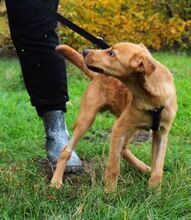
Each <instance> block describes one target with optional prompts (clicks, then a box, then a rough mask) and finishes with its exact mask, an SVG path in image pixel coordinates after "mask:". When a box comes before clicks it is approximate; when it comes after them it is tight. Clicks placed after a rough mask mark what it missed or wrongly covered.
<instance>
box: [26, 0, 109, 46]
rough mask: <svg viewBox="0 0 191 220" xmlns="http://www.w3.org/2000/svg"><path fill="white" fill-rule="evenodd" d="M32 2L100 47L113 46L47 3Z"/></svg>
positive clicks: (37, 0) (31, 2) (36, 0)
mask: <svg viewBox="0 0 191 220" xmlns="http://www.w3.org/2000/svg"><path fill="white" fill-rule="evenodd" d="M30 4H33V5H34V6H35V7H37V8H38V9H39V10H41V11H42V12H43V13H46V14H47V15H49V16H50V17H52V18H54V19H55V20H57V21H59V22H60V23H61V24H63V25H65V26H67V27H68V28H70V29H71V30H73V31H74V32H76V33H78V34H79V35H81V36H82V37H84V38H85V39H86V40H88V41H90V42H91V43H93V44H95V45H97V46H98V47H99V48H102V49H107V48H109V47H111V46H110V45H108V44H107V43H106V42H105V41H104V40H103V39H102V38H99V37H95V36H94V35H93V34H91V33H89V32H88V31H86V30H84V29H83V28H81V27H79V26H78V25H76V24H74V23H73V22H71V21H70V20H69V19H67V18H66V17H64V16H62V15H61V14H59V13H57V12H55V11H54V10H53V9H51V8H50V7H48V6H47V5H46V4H44V3H42V2H41V1H40V0H35V1H34V0H32V1H30Z"/></svg>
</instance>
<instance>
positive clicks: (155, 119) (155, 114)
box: [149, 106, 164, 131]
mask: <svg viewBox="0 0 191 220" xmlns="http://www.w3.org/2000/svg"><path fill="white" fill-rule="evenodd" d="M163 109H164V106H163V107H160V108H155V109H153V110H149V113H150V114H151V116H152V126H151V129H152V130H153V131H158V130H159V125H160V119H161V112H162V110H163Z"/></svg>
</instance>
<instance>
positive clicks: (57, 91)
mask: <svg viewBox="0 0 191 220" xmlns="http://www.w3.org/2000/svg"><path fill="white" fill-rule="evenodd" d="M30 1H32V0H14V1H12V0H6V1H5V2H6V6H7V13H8V19H9V27H10V31H11V37H12V40H13V43H14V45H15V47H16V51H17V54H18V56H19V60H20V64H21V69H22V73H23V78H24V82H25V85H26V89H27V91H28V94H29V96H30V100H31V104H32V105H33V106H35V108H36V111H37V113H38V115H39V116H40V117H42V119H43V122H44V125H45V131H46V139H47V141H46V150H47V154H48V158H49V159H50V161H51V163H52V164H53V165H55V162H56V161H57V159H58V157H59V153H60V150H61V149H62V148H63V147H64V145H65V144H66V143H67V142H68V134H67V128H66V125H65V121H64V112H65V111H66V102H67V101H68V94H67V78H66V68H65V61H64V59H63V57H61V56H60V55H58V54H57V53H56V52H55V47H56V46H57V45H58V43H59V42H58V37H57V35H56V33H55V28H56V25H57V22H56V21H55V20H53V19H51V18H50V17H48V16H46V14H43V12H40V11H39V10H37V8H35V7H34V6H33V5H32V4H30ZM44 3H46V4H48V5H49V7H52V8H53V9H55V10H56V9H57V6H58V1H56V0H44ZM70 167H71V169H72V170H73V169H74V168H75V167H76V169H77V170H78V168H81V161H80V159H79V158H78V156H77V155H76V154H75V152H74V153H73V156H72V157H71V160H70V161H69V163H68V170H70Z"/></svg>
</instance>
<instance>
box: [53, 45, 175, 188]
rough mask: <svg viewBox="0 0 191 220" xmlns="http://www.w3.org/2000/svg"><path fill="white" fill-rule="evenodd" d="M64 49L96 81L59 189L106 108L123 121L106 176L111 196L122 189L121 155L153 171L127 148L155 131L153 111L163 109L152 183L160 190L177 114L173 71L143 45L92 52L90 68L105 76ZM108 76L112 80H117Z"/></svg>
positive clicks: (57, 181)
mask: <svg viewBox="0 0 191 220" xmlns="http://www.w3.org/2000/svg"><path fill="white" fill-rule="evenodd" d="M58 50H59V51H61V52H62V53H64V54H65V56H66V58H68V59H69V60H70V61H72V62H73V63H75V64H76V65H77V66H78V67H79V68H81V69H82V70H83V71H84V72H86V74H87V75H89V76H90V77H91V78H93V80H92V82H91V83H90V85H89V87H88V89H87V91H86V92H85V94H84V97H83V98H82V102H81V109H80V115H79V117H78V120H77V122H76V124H75V128H74V135H73V137H72V139H71V140H70V142H69V144H68V146H67V147H66V148H65V150H64V151H63V152H62V153H61V156H60V159H59V161H58V163H57V168H56V170H55V173H54V176H53V178H52V180H51V183H52V184H53V185H54V186H57V187H59V186H60V185H61V184H62V177H63V172H64V169H65V166H66V162H67V160H68V159H69V158H70V156H71V152H72V150H73V149H74V147H75V145H76V143H77V141H78V140H79V138H80V137H82V135H83V134H84V132H85V131H86V130H87V129H88V127H89V126H90V125H91V123H92V122H93V120H94V118H95V116H96V113H97V112H98V111H100V110H101V109H105V108H106V109H109V110H110V111H111V112H112V113H114V114H115V115H116V116H117V117H119V118H118V120H117V121H116V123H115V125H114V127H113V130H112V137H111V146H110V153H109V159H108V163H107V168H106V171H105V185H106V191H109V192H112V191H115V189H116V186H117V178H118V174H119V162H120V154H122V155H123V156H124V158H126V159H127V160H128V161H130V162H131V163H133V164H134V165H135V166H136V167H137V168H138V169H140V170H141V171H149V170H150V167H148V166H147V165H145V164H144V163H143V162H142V161H140V160H139V159H137V158H136V157H135V156H134V155H133V154H132V153H131V152H130V150H129V149H128V148H127V144H128V143H129V141H130V139H131V138H132V136H133V135H134V134H135V132H136V131H137V130H139V129H146V130H149V129H150V128H151V127H152V125H153V123H154V122H153V120H156V119H153V116H152V114H151V111H153V110H155V109H158V108H161V109H162V108H163V110H162V113H161V115H160V116H161V120H160V125H159V129H158V128H157V129H155V130H154V131H153V144H152V170H151V177H150V179H149V185H150V186H156V185H158V184H159V183H160V182H161V180H162V174H163V165H164V158H165V152H166V147H167V138H168V133H169V130H170V127H171V124H172V122H173V120H174V118H175V115H176V110H177V103H176V90H175V87H174V83H173V78H172V75H171V73H170V71H169V70H168V69H167V68H166V67H164V66H163V65H161V64H160V63H159V62H158V61H156V60H155V59H154V58H153V57H152V56H151V54H150V52H149V51H148V50H147V48H146V47H145V46H143V45H135V44H131V43H119V44H116V45H114V46H113V47H112V48H109V49H106V50H86V51H85V52H84V57H85V58H84V59H85V63H86V65H87V66H88V67H89V68H91V69H93V70H96V71H99V72H102V73H103V74H104V75H101V74H100V75H98V73H97V74H96V73H94V72H92V71H91V70H89V69H87V67H86V66H85V65H84V63H83V59H82V57H81V56H80V55H79V54H78V53H76V52H75V51H73V50H72V51H73V52H72V53H68V52H69V48H68V47H67V46H60V47H58ZM64 51H65V52H64ZM66 51H67V52H66ZM66 54H67V55H66ZM68 54H69V56H68ZM76 60H78V61H76ZM105 75H112V76H114V77H115V78H117V79H115V78H112V77H110V76H105ZM121 82H122V83H121Z"/></svg>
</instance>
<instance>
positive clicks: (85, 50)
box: [82, 49, 89, 57]
mask: <svg viewBox="0 0 191 220" xmlns="http://www.w3.org/2000/svg"><path fill="white" fill-rule="evenodd" d="M88 52H89V50H88V49H84V50H83V53H82V54H83V57H86V56H87V55H88Z"/></svg>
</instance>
